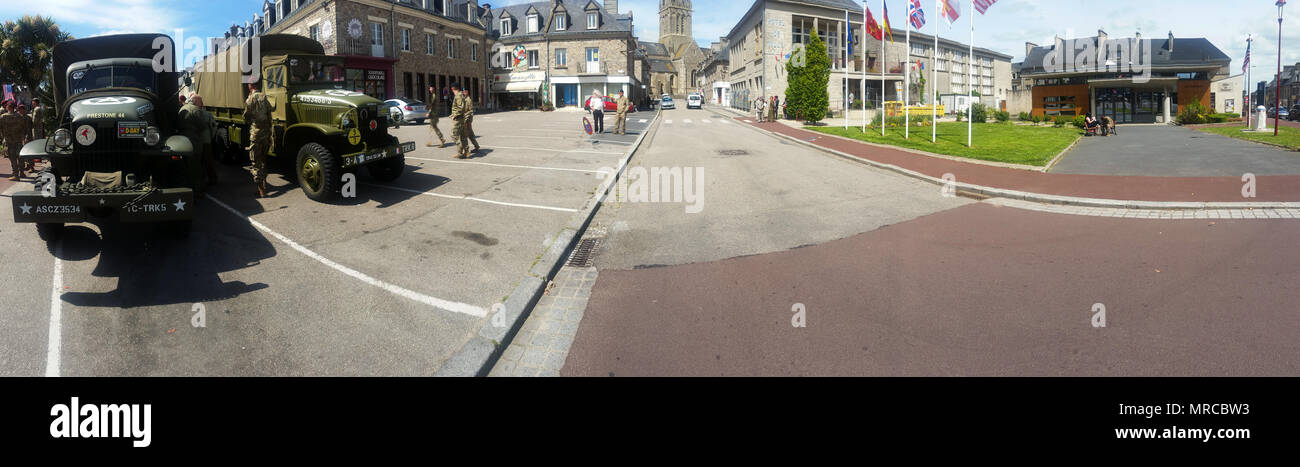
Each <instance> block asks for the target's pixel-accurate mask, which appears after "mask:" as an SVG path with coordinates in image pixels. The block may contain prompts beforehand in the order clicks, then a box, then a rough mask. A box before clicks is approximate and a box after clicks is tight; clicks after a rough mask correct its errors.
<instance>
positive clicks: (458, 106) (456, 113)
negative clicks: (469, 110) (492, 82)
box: [451, 84, 469, 159]
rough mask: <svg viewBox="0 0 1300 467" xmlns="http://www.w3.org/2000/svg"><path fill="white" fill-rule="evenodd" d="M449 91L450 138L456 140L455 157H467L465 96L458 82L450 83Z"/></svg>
mask: <svg viewBox="0 0 1300 467" xmlns="http://www.w3.org/2000/svg"><path fill="white" fill-rule="evenodd" d="M451 91H452V100H451V122H452V123H451V139H452V140H454V141H456V158H457V159H468V158H469V151H468V149H469V148H468V145H469V141H468V139H469V138H468V135H466V133H465V116H466V111H465V98H464V95H462V94H461V90H460V85H459V84H452V85H451Z"/></svg>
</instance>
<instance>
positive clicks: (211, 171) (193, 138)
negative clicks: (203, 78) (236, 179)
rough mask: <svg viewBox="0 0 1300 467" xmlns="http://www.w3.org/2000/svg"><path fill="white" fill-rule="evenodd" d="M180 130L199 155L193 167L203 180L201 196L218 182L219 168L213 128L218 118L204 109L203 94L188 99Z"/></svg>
mask: <svg viewBox="0 0 1300 467" xmlns="http://www.w3.org/2000/svg"><path fill="white" fill-rule="evenodd" d="M179 121H180V130H181V134H182V135H185V137H186V138H189V139H190V142H191V143H193V144H194V154H195V155H197V156H199V158H198V160H197V161H195V162H196V163H195V164H194V165H193V166H192V169H191V170H193V171H194V172H198V173H195V174H194V175H197V177H195V178H199V179H201V180H202V183H201V184H200V186H199V187H195V188H198V189H199V190H197V191H198V194H199V196H203V193H204V192H206V191H207V190H208V189H209V188H210V187H211V186H212V185H216V184H217V170H216V167H215V166H213V162H212V128H213V127H215V126H216V120H215V119H213V118H212V114H210V113H208V111H206V110H203V96H199V95H197V94H195V95H193V96H190V98H189V99H187V100H186V104H185V106H183V107H181V111H180V120H179Z"/></svg>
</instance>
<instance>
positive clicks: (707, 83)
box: [695, 38, 731, 104]
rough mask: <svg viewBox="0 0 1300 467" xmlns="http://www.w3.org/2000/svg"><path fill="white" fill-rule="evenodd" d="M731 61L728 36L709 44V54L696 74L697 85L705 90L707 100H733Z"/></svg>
mask: <svg viewBox="0 0 1300 467" xmlns="http://www.w3.org/2000/svg"><path fill="white" fill-rule="evenodd" d="M730 63H731V58H730V56H729V55H728V46H727V42H726V38H723V40H720V41H718V42H714V43H713V44H712V45H710V46H709V54H708V56H707V57H705V59H704V62H703V63H701V64H700V70H699V72H698V73H696V76H695V86H696V87H697V88H700V89H703V90H704V100H705V102H709V103H712V104H728V103H730V102H731V82H730V79H731V72H730V69H729V68H728V65H730Z"/></svg>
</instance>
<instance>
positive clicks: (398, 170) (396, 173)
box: [366, 156, 406, 183]
mask: <svg viewBox="0 0 1300 467" xmlns="http://www.w3.org/2000/svg"><path fill="white" fill-rule="evenodd" d="M366 168H367V169H368V170H370V177H371V178H374V179H375V180H377V181H380V182H384V183H388V182H392V181H394V180H397V178H398V177H401V176H402V172H405V171H406V156H397V157H394V158H392V159H386V160H382V161H379V162H375V163H372V164H370V165H367V166H366Z"/></svg>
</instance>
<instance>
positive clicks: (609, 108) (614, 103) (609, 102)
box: [582, 97, 636, 113]
mask: <svg viewBox="0 0 1300 467" xmlns="http://www.w3.org/2000/svg"><path fill="white" fill-rule="evenodd" d="M628 102H629V103H630V102H631V101H628ZM582 110H586V111H588V112H590V111H591V98H590V97H588V98H587V100H586V102H583V103H582ZM611 112H618V98H616V97H605V113H611ZM628 112H629V113H634V112H636V104H632V105H631V106H630V108H629V110H628Z"/></svg>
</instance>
